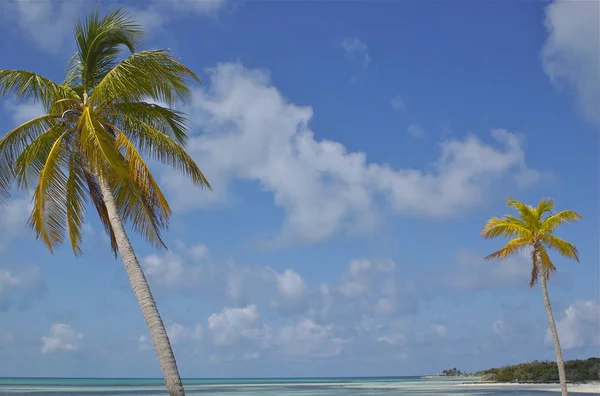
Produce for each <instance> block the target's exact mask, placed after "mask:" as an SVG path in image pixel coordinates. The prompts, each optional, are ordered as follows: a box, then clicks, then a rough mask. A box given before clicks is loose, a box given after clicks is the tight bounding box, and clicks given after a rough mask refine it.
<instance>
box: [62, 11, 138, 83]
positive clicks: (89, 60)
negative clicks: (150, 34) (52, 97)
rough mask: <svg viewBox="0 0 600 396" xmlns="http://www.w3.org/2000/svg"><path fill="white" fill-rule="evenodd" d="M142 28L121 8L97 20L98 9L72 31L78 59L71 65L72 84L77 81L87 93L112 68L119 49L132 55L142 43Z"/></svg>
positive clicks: (98, 15) (98, 17)
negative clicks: (125, 49) (125, 48)
mask: <svg viewBox="0 0 600 396" xmlns="http://www.w3.org/2000/svg"><path fill="white" fill-rule="evenodd" d="M143 36H144V31H143V28H142V26H141V25H138V24H136V23H135V22H133V20H132V18H131V17H130V16H129V15H128V14H127V13H126V12H125V11H123V10H122V9H121V8H117V9H115V10H114V11H112V12H109V13H107V14H105V15H104V16H102V17H101V16H100V13H99V10H98V8H96V9H95V10H94V11H92V12H91V14H90V15H89V16H88V17H86V18H83V19H82V20H80V21H79V23H78V24H77V26H76V27H75V39H76V42H77V48H78V52H77V57H76V58H77V59H76V60H75V61H72V62H71V63H70V66H71V71H70V72H69V74H68V75H69V76H70V77H71V81H73V80H74V78H77V77H76V76H78V79H80V82H81V86H82V89H83V92H85V93H89V92H90V90H91V89H93V88H94V87H95V86H96V84H98V82H99V81H100V80H102V78H104V76H106V74H107V73H108V72H109V71H110V70H111V69H112V68H113V67H114V66H115V64H116V61H117V58H118V55H119V53H120V51H121V49H120V47H121V46H125V47H127V48H128V49H129V51H130V52H131V53H134V52H135V51H136V49H137V47H138V46H139V45H141V43H142V39H143Z"/></svg>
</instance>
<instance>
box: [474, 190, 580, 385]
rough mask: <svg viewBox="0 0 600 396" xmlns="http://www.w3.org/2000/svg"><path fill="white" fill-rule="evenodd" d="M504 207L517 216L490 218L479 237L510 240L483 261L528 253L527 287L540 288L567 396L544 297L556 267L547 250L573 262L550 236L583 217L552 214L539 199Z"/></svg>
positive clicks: (568, 249) (571, 252) (570, 249)
mask: <svg viewBox="0 0 600 396" xmlns="http://www.w3.org/2000/svg"><path fill="white" fill-rule="evenodd" d="M508 206H509V207H512V208H514V209H516V210H517V211H518V213H519V216H518V217H517V216H513V215H505V216H504V217H502V218H497V217H493V218H491V219H490V220H489V221H488V222H487V223H486V224H485V226H484V227H483V230H482V231H481V235H482V236H483V237H484V238H486V239H489V238H495V237H498V236H502V237H505V238H510V241H509V242H508V243H507V244H506V246H504V247H503V248H502V249H500V250H498V251H496V252H494V253H492V254H490V255H489V256H487V257H486V259H488V260H491V259H498V260H501V259H504V258H507V257H509V256H512V255H514V254H516V253H519V252H522V251H525V250H530V251H531V281H530V282H529V286H530V287H533V286H534V285H535V284H536V282H537V281H538V280H540V283H541V285H542V295H543V297H544V306H545V307H546V314H547V315H548V323H549V325H550V332H551V333H552V341H553V342H554V350H555V352H556V365H557V366H558V377H559V379H560V388H561V392H562V396H566V395H568V393H567V379H566V376H565V364H564V362H563V357H562V350H561V348H560V341H559V339H558V333H557V331H556V325H555V323H554V316H553V315H552V307H551V306H550V299H549V298H548V289H547V281H548V279H549V277H550V274H552V273H553V272H554V271H556V267H555V266H554V264H553V263H552V261H551V260H550V256H549V254H548V250H554V251H556V252H558V253H559V254H560V255H562V256H564V257H567V258H571V259H574V260H577V261H578V262H579V256H578V253H577V248H576V247H575V246H574V245H573V244H571V243H569V242H567V241H565V240H564V239H561V238H559V237H557V236H555V235H553V233H554V231H555V230H556V228H557V227H558V226H560V225H561V224H563V223H571V222H575V221H577V220H579V219H582V218H583V217H582V216H581V215H580V214H579V213H577V212H574V211H572V210H563V211H561V212H558V213H553V210H554V201H552V200H551V199H542V200H541V201H540V202H539V204H538V206H537V207H533V206H529V205H526V204H524V203H521V202H519V201H516V200H514V199H511V198H509V199H508Z"/></svg>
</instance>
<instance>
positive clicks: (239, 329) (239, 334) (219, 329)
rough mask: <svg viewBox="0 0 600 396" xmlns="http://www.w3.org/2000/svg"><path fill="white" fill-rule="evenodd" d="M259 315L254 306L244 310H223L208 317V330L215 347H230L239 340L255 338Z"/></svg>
mask: <svg viewBox="0 0 600 396" xmlns="http://www.w3.org/2000/svg"><path fill="white" fill-rule="evenodd" d="M258 319H259V315H258V309H257V307H256V305H248V306H247V307H244V308H227V307H226V308H224V309H223V311H221V312H220V313H215V314H212V315H210V317H209V318H208V328H209V329H210V331H211V335H212V337H213V341H214V343H215V344H216V345H230V344H233V343H234V342H236V341H237V340H238V339H239V338H256V337H258V335H259V333H260V329H259V328H257V326H256V325H257V323H258Z"/></svg>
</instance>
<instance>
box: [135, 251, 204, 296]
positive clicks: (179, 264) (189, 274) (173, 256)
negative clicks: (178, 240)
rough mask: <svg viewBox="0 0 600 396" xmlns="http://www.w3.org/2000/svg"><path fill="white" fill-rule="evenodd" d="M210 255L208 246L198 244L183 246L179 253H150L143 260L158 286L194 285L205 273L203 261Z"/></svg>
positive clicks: (148, 273)
mask: <svg viewBox="0 0 600 396" xmlns="http://www.w3.org/2000/svg"><path fill="white" fill-rule="evenodd" d="M207 256H208V248H207V247H206V246H205V245H203V244H197V245H195V246H192V247H190V248H186V247H185V246H182V249H180V251H179V252H178V253H173V252H170V251H168V252H165V253H164V254H163V255H161V256H159V255H156V254H151V255H148V256H146V257H144V258H142V260H141V265H142V268H143V269H144V272H145V274H146V276H147V277H148V278H149V279H150V280H151V281H152V282H153V283H154V284H156V285H157V286H159V287H164V288H181V287H185V288H188V287H193V286H196V285H197V284H198V282H199V281H200V277H201V276H202V275H203V266H202V263H203V261H204V259H206V258H207Z"/></svg>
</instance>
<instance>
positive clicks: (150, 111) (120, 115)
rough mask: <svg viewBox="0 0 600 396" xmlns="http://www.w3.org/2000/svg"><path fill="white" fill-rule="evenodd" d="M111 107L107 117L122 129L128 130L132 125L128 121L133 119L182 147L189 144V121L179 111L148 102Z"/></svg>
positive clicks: (124, 103)
mask: <svg viewBox="0 0 600 396" xmlns="http://www.w3.org/2000/svg"><path fill="white" fill-rule="evenodd" d="M111 107H112V108H110V110H109V111H108V112H107V114H106V117H107V118H108V119H109V120H111V123H113V124H115V125H118V126H120V127H121V128H126V126H127V125H129V124H130V123H128V122H127V120H132V119H133V120H136V121H141V122H144V123H146V124H148V125H150V126H152V127H153V128H154V129H156V130H157V131H160V132H162V133H164V134H165V135H168V136H169V137H170V138H171V139H173V140H175V141H176V142H177V143H179V144H181V145H182V146H185V144H186V143H187V140H188V134H187V130H186V129H187V120H186V119H185V117H184V115H183V113H181V112H179V111H176V110H172V109H169V108H166V107H162V106H159V105H156V104H152V103H146V102H123V103H115V104H114V105H112V106H111ZM124 124H126V125H124Z"/></svg>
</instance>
